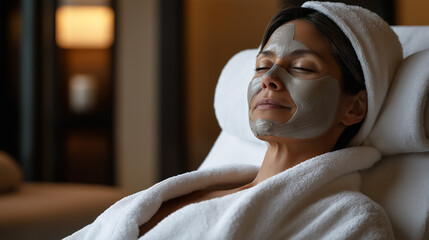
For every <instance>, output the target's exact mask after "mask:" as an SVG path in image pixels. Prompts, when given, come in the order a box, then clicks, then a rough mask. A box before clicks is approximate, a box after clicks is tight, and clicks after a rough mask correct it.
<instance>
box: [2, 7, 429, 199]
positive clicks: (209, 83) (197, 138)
mask: <svg viewBox="0 0 429 240" xmlns="http://www.w3.org/2000/svg"><path fill="white" fill-rule="evenodd" d="M302 2H303V1H292V0H290V1H280V0H205V1H201V0H182V1H173V0H171V1H168V0H124V1H115V0H111V1H108V0H91V1H81V0H61V1H55V0H37V1H31V0H21V1H13V0H6V1H1V3H0V11H1V12H0V31H1V33H2V34H1V35H0V150H4V151H7V152H9V153H10V154H11V155H12V156H13V157H14V158H15V159H16V161H17V162H18V163H19V164H20V165H21V167H22V169H23V170H24V172H25V176H26V180H28V181H61V182H85V183H96V184H107V185H117V186H120V187H122V188H124V189H126V190H127V191H129V192H134V191H137V190H140V189H143V188H146V187H148V186H150V185H152V184H153V183H155V182H157V181H159V180H161V179H163V178H165V177H168V176H171V175H174V174H178V173H181V172H184V171H189V170H194V169H196V168H198V166H199V164H200V163H201V162H202V161H203V160H204V158H205V156H206V155H207V153H208V151H209V150H210V148H211V146H212V144H213V143H214V141H215V139H216V137H217V135H218V134H219V132H220V129H219V126H218V125H217V122H216V118H215V115H214V110H213V97H214V89H215V85H216V81H217V78H218V76H219V74H220V72H221V70H222V67H223V66H224V64H225V63H226V62H227V61H228V59H229V58H231V57H232V56H233V55H234V54H235V53H236V52H238V51H240V50H243V49H248V48H256V47H257V46H258V44H259V41H260V39H261V37H262V34H263V31H264V29H265V26H266V24H267V23H268V21H269V19H270V18H271V17H272V15H273V14H274V13H275V12H276V11H277V10H278V9H280V8H281V7H282V6H287V5H300V4H301V3H302ZM344 2H346V3H349V4H357V5H361V6H364V7H367V8H370V9H373V10H374V11H376V12H377V13H379V14H380V15H381V16H382V17H383V18H385V19H386V20H387V21H388V22H389V23H390V24H397V25H402V24H403V25H427V24H429V17H428V15H427V14H426V13H427V11H428V10H429V3H428V2H427V1H426V0H396V1H393V0H377V1H374V0H354V1H352V0H349V1H344ZM64 6H93V7H94V6H102V7H106V8H107V9H110V10H107V12H111V13H112V14H113V20H110V21H111V23H110V24H111V26H112V28H113V32H112V39H111V40H110V42H108V44H107V45H102V47H100V45H99V47H97V46H94V45H90V46H89V45H87V46H86V47H85V46H82V45H80V46H76V45H75V46H74V47H67V46H65V45H61V43H59V42H58V36H56V34H57V33H58V31H61V30H59V29H58V28H57V27H58V26H59V23H58V20H57V17H56V16H57V13H58V9H60V8H61V7H64ZM92 15H94V14H92ZM78 18H79V17H78ZM80 18H82V17H80ZM72 22H74V23H77V22H78V21H77V19H75V20H73V19H72ZM83 25H86V24H83ZM83 25H82V23H81V24H80V25H79V24H78V26H83ZM83 35H84V36H95V35H97V36H98V35H99V34H96V33H95V31H93V32H90V33H87V34H83Z"/></svg>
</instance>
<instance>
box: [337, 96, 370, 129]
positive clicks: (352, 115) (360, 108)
mask: <svg viewBox="0 0 429 240" xmlns="http://www.w3.org/2000/svg"><path fill="white" fill-rule="evenodd" d="M367 108H368V97H367V94H366V90H361V91H359V92H358V93H357V94H356V95H354V96H351V99H350V102H349V103H348V106H346V109H345V110H346V111H345V112H344V114H343V116H342V118H341V122H342V123H343V124H344V125H345V126H351V125H353V124H356V123H358V122H361V121H362V120H363V119H364V118H365V116H366V111H367Z"/></svg>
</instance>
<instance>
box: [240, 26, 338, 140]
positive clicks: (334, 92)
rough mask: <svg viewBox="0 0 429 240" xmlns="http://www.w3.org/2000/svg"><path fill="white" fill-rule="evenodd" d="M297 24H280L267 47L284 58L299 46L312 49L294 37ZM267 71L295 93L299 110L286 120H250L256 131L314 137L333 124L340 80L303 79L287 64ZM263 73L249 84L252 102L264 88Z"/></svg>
mask: <svg viewBox="0 0 429 240" xmlns="http://www.w3.org/2000/svg"><path fill="white" fill-rule="evenodd" d="M294 33H295V31H294V25H293V24H285V25H282V26H280V27H279V28H278V29H277V30H276V31H274V33H273V35H272V36H271V38H270V41H269V42H268V44H267V45H266V46H265V47H264V49H263V50H264V51H266V50H269V51H272V52H274V53H275V54H276V55H277V57H279V58H283V57H284V56H286V55H287V54H288V53H291V52H293V51H295V50H300V49H308V47H306V46H305V45H304V44H302V43H300V42H298V41H296V40H294V39H293V37H294ZM264 75H268V76H269V77H273V78H278V79H280V80H281V81H282V83H283V85H284V86H285V88H286V89H287V91H288V92H289V94H290V95H291V98H292V100H293V102H294V103H295V106H296V110H295V112H294V114H293V115H292V117H291V118H290V119H289V120H288V121H287V122H285V123H280V122H277V121H274V120H271V119H256V120H255V121H252V120H251V119H250V118H249V121H250V127H251V129H252V132H253V134H255V135H256V136H259V135H262V136H263V135H273V136H277V137H289V138H312V137H316V136H319V135H321V134H322V133H323V132H325V131H326V130H328V128H329V127H330V126H331V124H332V122H333V119H334V116H335V112H336V109H337V104H338V97H339V91H340V90H339V89H340V88H339V85H338V81H337V80H336V79H334V78H333V77H331V76H329V75H327V76H324V77H322V78H319V79H314V80H303V79H299V78H296V77H294V76H292V75H291V74H289V73H288V72H287V71H286V69H284V68H283V67H281V66H279V65H277V64H274V65H273V66H272V67H271V69H270V70H269V71H267V72H266V73H265V74H264ZM262 77H263V76H260V77H257V78H254V79H253V80H252V81H251V82H250V84H249V88H248V92H247V99H248V103H249V107H250V103H251V101H252V99H253V97H254V96H255V94H257V93H258V92H260V91H261V90H262Z"/></svg>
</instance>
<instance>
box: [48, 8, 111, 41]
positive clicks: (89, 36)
mask: <svg viewBox="0 0 429 240" xmlns="http://www.w3.org/2000/svg"><path fill="white" fill-rule="evenodd" d="M55 18H56V20H55V24H56V42H57V44H58V46H59V47H61V48H108V47H110V46H111V45H112V42H113V35H114V34H113V33H114V18H115V17H114V13H113V10H112V9H111V8H110V7H107V6H61V7H59V8H58V9H57V11H56V16H55Z"/></svg>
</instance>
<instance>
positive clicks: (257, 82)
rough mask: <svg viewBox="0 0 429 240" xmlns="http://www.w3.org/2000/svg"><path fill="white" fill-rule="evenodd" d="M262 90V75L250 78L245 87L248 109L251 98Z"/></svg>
mask: <svg viewBox="0 0 429 240" xmlns="http://www.w3.org/2000/svg"><path fill="white" fill-rule="evenodd" d="M261 90H262V76H258V77H255V78H253V79H252V81H250V83H249V87H248V89H247V103H248V105H249V109H250V106H252V105H251V102H252V99H254V96H255V95H256V94H257V93H259V92H261Z"/></svg>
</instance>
